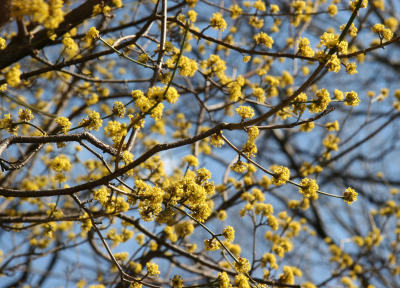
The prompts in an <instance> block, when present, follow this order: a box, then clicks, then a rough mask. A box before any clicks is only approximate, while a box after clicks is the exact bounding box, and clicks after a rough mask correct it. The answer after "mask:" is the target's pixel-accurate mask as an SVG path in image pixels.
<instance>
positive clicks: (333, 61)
mask: <svg viewBox="0 0 400 288" xmlns="http://www.w3.org/2000/svg"><path fill="white" fill-rule="evenodd" d="M326 67H328V70H329V71H333V72H335V73H337V72H339V71H340V60H339V58H338V57H337V55H336V54H333V55H332V56H331V57H330V58H329V60H328V61H327V62H326Z"/></svg>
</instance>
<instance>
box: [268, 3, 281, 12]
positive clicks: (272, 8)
mask: <svg viewBox="0 0 400 288" xmlns="http://www.w3.org/2000/svg"><path fill="white" fill-rule="evenodd" d="M269 10H270V12H271V13H273V14H276V13H278V12H279V11H280V9H279V6H278V5H275V4H270V5H269Z"/></svg>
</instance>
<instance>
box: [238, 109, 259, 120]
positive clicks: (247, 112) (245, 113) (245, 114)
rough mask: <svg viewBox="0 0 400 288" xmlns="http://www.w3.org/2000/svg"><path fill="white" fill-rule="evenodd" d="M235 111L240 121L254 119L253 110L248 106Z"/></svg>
mask: <svg viewBox="0 0 400 288" xmlns="http://www.w3.org/2000/svg"><path fill="white" fill-rule="evenodd" d="M235 111H236V113H238V114H239V116H240V117H241V118H242V120H244V119H249V118H253V117H254V110H253V108H251V107H250V106H240V107H238V108H236V109H235Z"/></svg>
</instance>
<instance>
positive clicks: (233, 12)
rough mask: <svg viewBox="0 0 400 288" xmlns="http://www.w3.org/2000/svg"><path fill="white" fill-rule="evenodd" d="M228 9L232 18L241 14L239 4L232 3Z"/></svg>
mask: <svg viewBox="0 0 400 288" xmlns="http://www.w3.org/2000/svg"><path fill="white" fill-rule="evenodd" d="M229 10H230V12H231V17H232V19H237V18H238V17H239V16H240V14H242V8H240V6H239V5H237V4H233V5H232V6H231V7H230V8H229Z"/></svg>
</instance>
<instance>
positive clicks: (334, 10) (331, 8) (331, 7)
mask: <svg viewBox="0 0 400 288" xmlns="http://www.w3.org/2000/svg"><path fill="white" fill-rule="evenodd" d="M337 11H338V9H337V6H336V5H335V4H331V5H329V6H328V14H329V16H331V17H333V16H335V15H336V14H337Z"/></svg>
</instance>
